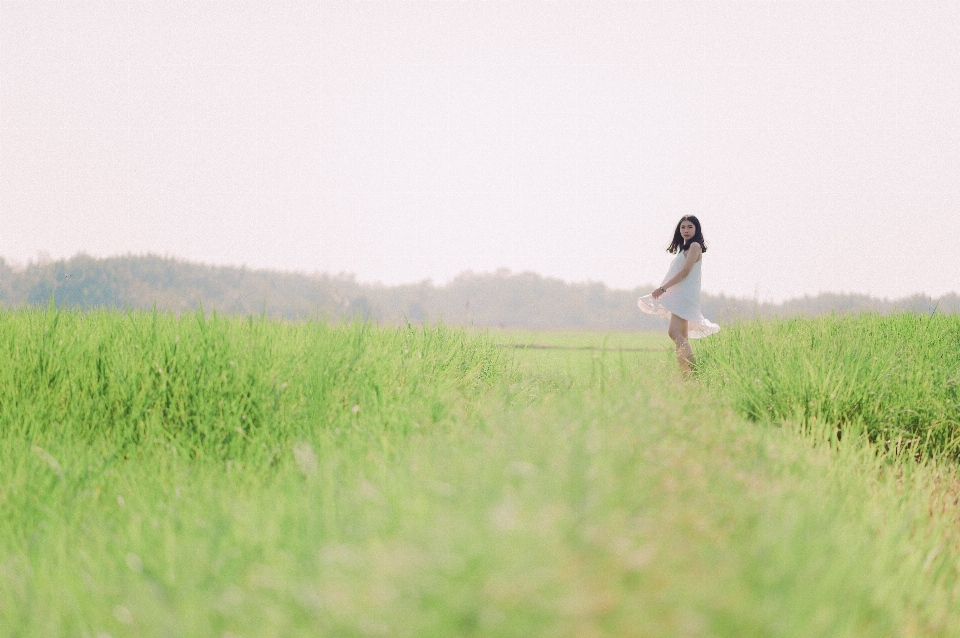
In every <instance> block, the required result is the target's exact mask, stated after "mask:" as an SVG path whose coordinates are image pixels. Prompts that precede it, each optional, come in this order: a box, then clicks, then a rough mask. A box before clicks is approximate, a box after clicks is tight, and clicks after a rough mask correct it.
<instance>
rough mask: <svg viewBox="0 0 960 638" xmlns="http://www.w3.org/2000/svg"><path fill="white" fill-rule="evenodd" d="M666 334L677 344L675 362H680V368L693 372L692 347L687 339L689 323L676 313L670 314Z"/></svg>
mask: <svg viewBox="0 0 960 638" xmlns="http://www.w3.org/2000/svg"><path fill="white" fill-rule="evenodd" d="M667 334H669V335H670V338H671V339H673V342H674V343H675V344H676V345H677V363H678V364H680V370H682V371H683V372H686V373H689V372H693V364H694V360H693V349H692V348H691V347H690V341H689V334H690V333H689V324H688V322H687V320H686V319H682V318H680V317H678V316H677V315H674V314H671V315H670V327H669V328H668V329H667Z"/></svg>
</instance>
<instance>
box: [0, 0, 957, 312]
mask: <svg viewBox="0 0 960 638" xmlns="http://www.w3.org/2000/svg"><path fill="white" fill-rule="evenodd" d="M958 70H960V3H957V2H954V1H952V0H951V1H946V2H915V1H914V2H902V3H901V2H840V1H829V2H816V3H814V2H735V3H734V2H711V3H701V2H664V3H654V2H570V3H558V2H549V3H541V2H486V1H483V2H407V1H399V0H395V1H391V2H368V1H364V2H327V1H323V2H316V1H314V2H298V3H286V2H279V1H277V0H269V1H263V2H215V3H214V2H183V3H180V2H171V1H168V0H164V1H163V2H83V3H78V2H36V1H30V2H9V1H3V2H2V3H0V257H5V258H7V259H8V260H15V261H20V262H26V261H27V260H30V259H36V258H37V256H38V255H39V254H41V253H45V254H48V255H50V256H51V257H65V256H69V255H72V254H74V253H76V252H78V251H85V252H87V253H89V254H91V255H95V256H108V255H116V254H123V253H127V252H133V253H145V252H153V253H159V254H165V255H171V256H177V257H182V258H186V259H191V260H199V261H203V262H208V263H215V264H247V265H248V266H252V267H270V268H277V269H296V270H302V271H308V272H313V271H328V272H333V273H336V272H341V271H346V272H351V273H355V274H356V275H357V278H358V279H359V280H360V281H382V282H384V283H388V284H392V283H399V282H413V281H419V280H422V279H424V278H428V277H429V278H433V279H434V280H435V281H438V282H444V281H447V280H449V279H450V278H452V277H453V276H454V275H456V274H457V273H459V272H461V271H463V270H467V269H472V270H475V271H492V270H495V269H497V268H500V267H508V268H510V269H513V270H514V271H520V270H532V271H535V272H538V273H541V274H543V275H547V276H555V277H560V278H563V279H566V280H568V281H583V280H588V279H589V280H593V281H602V282H604V283H606V284H608V285H610V286H613V287H617V288H632V287H634V286H636V285H638V284H640V283H646V282H659V280H660V278H661V276H662V274H663V272H664V270H665V268H666V265H667V263H668V261H669V258H670V257H669V255H667V254H666V253H665V252H663V249H664V248H665V245H666V243H667V242H668V240H669V235H670V233H671V231H672V229H673V227H674V225H675V224H676V221H677V219H678V217H679V216H680V215H682V214H685V213H695V214H697V215H699V216H700V218H701V220H702V221H703V222H704V227H705V231H706V234H707V238H708V240H709V242H710V251H709V253H708V254H707V256H706V261H705V267H704V289H705V290H706V291H709V292H714V293H720V292H722V293H726V294H728V295H744V296H753V295H754V294H758V295H759V297H760V298H761V299H772V300H782V299H784V298H788V297H793V296H797V295H801V294H804V293H811V294H814V293H817V292H820V291H833V292H841V291H845V292H862V293H871V294H873V295H878V296H890V297H898V296H905V295H908V294H912V293H918V292H923V293H927V294H930V295H942V294H944V293H946V292H949V291H956V290H958V288H960V284H958V281H960V260H958V259H957V258H956V255H955V250H956V247H957V237H958V236H960V181H958V177H957V176H958V175H960V81H958V79H957V78H958Z"/></svg>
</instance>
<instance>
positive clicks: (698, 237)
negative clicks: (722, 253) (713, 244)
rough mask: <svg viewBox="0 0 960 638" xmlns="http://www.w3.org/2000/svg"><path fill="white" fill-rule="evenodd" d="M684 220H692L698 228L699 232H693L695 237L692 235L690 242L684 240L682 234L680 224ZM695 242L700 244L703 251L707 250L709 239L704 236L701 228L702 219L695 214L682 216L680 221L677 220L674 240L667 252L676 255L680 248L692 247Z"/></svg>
mask: <svg viewBox="0 0 960 638" xmlns="http://www.w3.org/2000/svg"><path fill="white" fill-rule="evenodd" d="M683 222H690V223H691V224H693V225H694V227H695V228H696V229H697V232H695V233H694V234H693V237H691V238H690V241H688V242H684V241H683V237H681V236H680V224H682V223H683ZM694 242H696V243H698V244H700V248H702V249H703V252H707V240H706V239H704V238H703V231H702V230H700V220H699V219H697V218H696V217H694V216H693V215H684V216H683V217H681V218H680V221H678V222H677V228H676V230H674V231H673V241H672V242H670V247H669V248H667V252H668V253H671V254H674V255H675V254H677V251H678V250H686V249H687V248H690V244H692V243H694Z"/></svg>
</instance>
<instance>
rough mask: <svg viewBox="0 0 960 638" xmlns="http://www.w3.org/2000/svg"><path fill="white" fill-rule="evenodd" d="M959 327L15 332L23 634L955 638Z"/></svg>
mask: <svg viewBox="0 0 960 638" xmlns="http://www.w3.org/2000/svg"><path fill="white" fill-rule="evenodd" d="M958 334H960V321H958V320H957V319H955V318H952V317H933V318H930V317H915V316H907V315H903V316H891V317H860V318H855V319H851V318H845V319H840V318H824V319H816V320H804V321H801V320H793V321H786V322H764V323H747V324H741V325H738V326H726V327H725V329H724V331H722V332H721V333H720V334H719V335H717V336H716V337H711V338H709V339H705V340H701V341H699V342H696V343H695V346H696V349H697V353H698V356H699V358H700V365H699V368H698V372H697V376H696V378H694V379H683V378H681V377H680V375H679V373H678V372H677V370H676V363H675V361H674V359H673V353H672V351H671V350H670V348H669V347H668V346H669V345H670V343H669V341H668V340H667V339H666V338H665V337H664V336H663V335H659V334H636V333H634V334H631V333H609V334H604V333H587V332H531V331H516V330H490V331H480V330H470V331H467V330H463V329H459V328H452V327H443V326H439V327H428V328H416V327H405V328H397V327H377V326H373V325H369V324H343V325H326V324H321V323H282V322H272V321H267V320H263V319H242V318H224V317H205V316H203V315H201V314H196V315H189V316H182V317H179V318H176V317H173V316H172V315H165V314H160V313H141V312H130V313H118V312H106V311H105V312H87V313H80V312H67V311H59V312H58V311H55V310H52V309H49V310H46V311H42V310H18V311H6V312H2V313H0V364H2V365H0V637H13V636H17V637H27V636H44V637H46V636H82V637H91V638H94V637H97V638H102V637H104V636H111V637H115V638H119V637H121V636H131V637H133V636H136V637H148V636H158V637H159V636H164V637H167V636H184V637H188V636H212V637H217V638H231V637H251V638H252V637H259V636H277V637H280V636H284V637H286V636H318V635H319V636H345V637H351V636H358V637H359V636H411V637H421V636H424V637H430V636H437V637H440V636H444V637H448V636H464V637H466V636H497V637H501V636H503V637H510V636H517V637H531V636H545V637H546V636H550V637H554V636H576V637H589V636H637V637H641V636H643V637H646V636H649V637H664V636H729V637H751V636H757V637H760V636H776V637H792V636H796V637H809V636H960V600H958V594H960V589H958V585H960V525H958V523H960V518H958V515H960V505H958V495H960V476H958V472H957V465H956V460H955V459H956V440H957V433H956V432H957V428H956V426H955V424H956V419H957V413H958V411H957V404H956V402H955V394H954V393H953V391H954V388H955V385H956V384H955V383H954V382H953V381H952V380H953V379H954V378H955V377H956V376H957V375H958V374H960V371H958V366H957V362H958V358H960V346H958V344H957V339H956V337H957V335H958ZM524 346H554V347H553V348H542V347H524Z"/></svg>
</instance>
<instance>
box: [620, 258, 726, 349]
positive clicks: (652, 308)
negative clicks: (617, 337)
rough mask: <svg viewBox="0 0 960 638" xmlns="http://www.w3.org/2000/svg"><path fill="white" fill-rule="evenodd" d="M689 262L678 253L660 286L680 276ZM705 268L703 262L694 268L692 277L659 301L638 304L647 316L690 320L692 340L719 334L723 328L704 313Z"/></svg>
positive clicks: (645, 299)
mask: <svg viewBox="0 0 960 638" xmlns="http://www.w3.org/2000/svg"><path fill="white" fill-rule="evenodd" d="M686 258H687V255H686V252H685V251H682V250H681V251H679V252H678V253H677V256H676V257H674V258H673V261H672V262H670V269H669V270H667V276H666V277H664V278H663V282H661V284H660V285H663V284H665V283H667V281H668V280H669V279H670V278H671V277H673V276H674V275H675V274H677V273H678V272H680V269H681V268H683V262H684V261H685V260H686ZM701 264H703V258H701V259H700V261H698V262H697V263H696V264H694V265H693V268H692V269H691V270H690V274H689V275H687V276H686V277H685V278H684V280H683V281H681V282H680V283H678V284H677V285H675V286H671V287H670V288H668V289H667V292H665V293H663V294H662V295H660V298H659V299H654V298H653V295H644V296H642V297H640V299H638V300H637V306H639V308H640V310H642V311H643V312H645V313H647V314H651V315H658V316H660V317H666V318H668V319H669V318H670V315H671V314H674V315H677V316H678V317H680V318H681V319H686V320H687V322H688V324H687V325H688V328H689V331H690V338H691V339H699V338H700V337H706V336H707V335H712V334H715V333H717V332H719V331H720V326H718V325H717V324H715V323H713V322H712V321H710V320H709V319H706V318H704V316H703V314H701V312H700V271H701V268H700V266H701Z"/></svg>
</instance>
